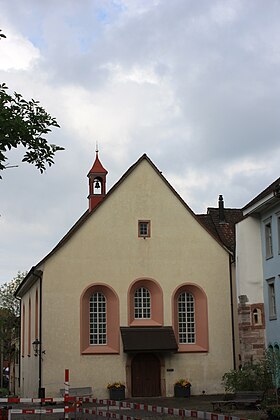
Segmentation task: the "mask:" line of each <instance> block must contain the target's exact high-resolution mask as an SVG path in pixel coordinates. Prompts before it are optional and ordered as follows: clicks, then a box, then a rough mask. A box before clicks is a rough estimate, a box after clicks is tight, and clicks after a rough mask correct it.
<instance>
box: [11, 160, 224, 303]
mask: <svg viewBox="0 0 280 420" xmlns="http://www.w3.org/2000/svg"><path fill="white" fill-rule="evenodd" d="M144 160H145V161H147V162H148V163H149V164H150V165H151V167H152V168H153V169H154V170H155V172H156V173H157V174H158V176H159V177H160V178H161V179H162V181H163V182H164V183H165V184H166V185H167V187H168V188H169V189H170V190H171V192H172V193H173V194H174V195H175V196H176V197H177V199H178V200H179V201H180V202H181V203H182V204H183V206H184V207H185V208H186V210H187V211H188V212H189V213H191V215H192V216H193V217H194V219H195V220H196V221H197V222H198V223H199V224H200V225H201V226H202V227H203V228H204V229H205V230H206V231H207V232H208V233H209V234H210V235H211V236H212V238H213V239H214V240H216V241H217V242H218V243H219V245H220V246H222V247H223V248H224V249H225V250H226V251H227V252H228V253H229V254H231V255H232V251H231V249H230V248H229V247H227V246H226V245H225V244H224V243H223V241H222V240H221V238H220V237H219V236H218V235H217V234H215V233H214V232H213V230H212V229H211V227H210V226H208V225H207V223H204V221H203V220H201V218H200V217H198V216H197V215H196V214H195V213H194V212H193V211H192V209H191V208H190V207H189V206H188V205H187V203H186V202H185V201H184V200H183V198H182V197H181V196H180V195H179V194H178V193H177V191H176V190H175V189H174V188H173V187H172V185H171V184H170V183H169V182H168V181H167V179H166V178H165V177H164V176H163V175H162V172H161V171H160V170H159V169H158V168H157V167H156V166H155V164H154V163H153V162H152V161H151V159H150V158H149V157H148V156H147V155H146V153H144V154H143V155H142V156H141V157H140V158H139V159H138V160H137V161H136V162H135V163H134V164H133V165H132V166H131V167H130V168H129V169H128V170H127V171H126V172H125V173H124V174H123V176H122V177H121V178H120V179H119V181H117V182H116V184H115V185H114V186H113V187H112V188H111V189H110V190H109V191H108V193H107V194H106V195H105V197H104V198H103V200H102V201H100V203H98V204H97V206H96V207H94V209H93V210H92V211H91V212H90V211H89V210H86V211H85V213H84V214H83V215H82V216H81V217H80V219H79V220H78V221H77V222H76V223H75V224H74V225H73V226H72V228H71V229H70V230H69V231H68V232H67V233H66V235H65V236H64V237H63V238H62V239H61V240H60V241H59V242H58V244H57V245H56V246H55V247H54V248H53V249H52V250H51V251H50V252H49V254H47V255H46V256H45V257H44V258H43V259H42V260H41V261H40V262H39V263H38V264H37V265H36V266H35V267H33V271H34V270H35V269H39V267H40V266H41V265H42V264H43V263H44V262H45V261H46V260H47V259H48V258H49V257H51V256H52V255H53V254H54V253H55V252H56V251H57V250H58V249H60V248H61V247H62V246H63V245H64V244H65V243H66V242H67V241H68V240H69V239H70V238H71V237H72V236H73V234H74V233H75V232H76V231H77V230H78V229H79V228H80V227H81V226H82V225H83V224H84V223H85V222H86V220H87V219H88V218H89V217H91V216H92V215H93V214H94V213H95V212H96V211H97V210H98V209H99V207H100V206H102V205H103V203H104V202H105V201H106V200H108V199H109V197H110V196H111V195H112V194H113V193H114V192H115V191H116V189H117V188H118V187H119V186H120V185H121V184H122V183H123V182H124V180H125V179H126V178H127V177H128V176H129V175H130V174H131V173H132V172H133V171H134V169H136V167H138V166H139V165H140V164H141V162H142V161H144ZM95 163H96V166H95ZM98 165H100V166H98ZM96 167H97V168H100V169H101V168H102V170H103V171H106V169H104V168H103V166H102V165H101V163H100V161H99V159H98V152H97V154H96V159H95V162H94V165H93V167H92V169H91V170H90V172H89V173H92V170H93V169H94V172H95V170H96V169H95V168H96ZM106 172H107V171H106ZM104 173H105V172H104ZM28 277H29V273H28V274H27V276H26V277H25V279H24V280H23V281H22V283H21V284H20V285H19V287H18V289H17V290H16V292H15V296H20V294H19V293H20V291H21V289H22V287H23V286H24V285H25V284H26V283H27V282H28Z"/></svg>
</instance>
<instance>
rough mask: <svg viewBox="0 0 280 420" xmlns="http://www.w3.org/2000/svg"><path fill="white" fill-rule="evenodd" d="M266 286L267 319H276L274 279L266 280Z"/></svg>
mask: <svg viewBox="0 0 280 420" xmlns="http://www.w3.org/2000/svg"><path fill="white" fill-rule="evenodd" d="M267 286H268V303H269V319H276V317H277V314H276V296H275V283H274V279H270V280H268V281H267Z"/></svg>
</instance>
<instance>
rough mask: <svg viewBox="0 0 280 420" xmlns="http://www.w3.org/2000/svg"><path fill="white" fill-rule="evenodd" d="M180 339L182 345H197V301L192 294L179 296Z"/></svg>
mask: <svg viewBox="0 0 280 420" xmlns="http://www.w3.org/2000/svg"><path fill="white" fill-rule="evenodd" d="M177 304H178V337H179V343H180V344H195V343H196V331H195V329H196V325H195V299H194V296H193V294H192V293H189V292H186V291H185V292H182V293H180V295H179V296H178V302H177Z"/></svg>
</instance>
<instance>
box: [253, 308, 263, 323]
mask: <svg viewBox="0 0 280 420" xmlns="http://www.w3.org/2000/svg"><path fill="white" fill-rule="evenodd" d="M252 318H253V319H252V321H253V325H256V326H258V325H262V311H261V310H260V309H259V308H255V309H254V310H253V312H252Z"/></svg>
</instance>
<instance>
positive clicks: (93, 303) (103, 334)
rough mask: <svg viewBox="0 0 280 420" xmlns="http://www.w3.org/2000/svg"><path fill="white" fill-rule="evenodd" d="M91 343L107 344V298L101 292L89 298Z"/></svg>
mask: <svg viewBox="0 0 280 420" xmlns="http://www.w3.org/2000/svg"><path fill="white" fill-rule="evenodd" d="M89 343H90V344H95V345H101V344H107V317H106V298H105V296H104V295H103V294H102V293H99V292H97V293H93V295H92V296H91V298H90V300H89Z"/></svg>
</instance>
